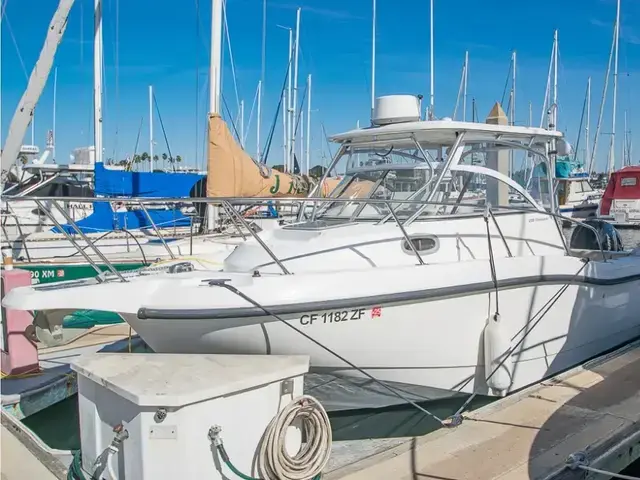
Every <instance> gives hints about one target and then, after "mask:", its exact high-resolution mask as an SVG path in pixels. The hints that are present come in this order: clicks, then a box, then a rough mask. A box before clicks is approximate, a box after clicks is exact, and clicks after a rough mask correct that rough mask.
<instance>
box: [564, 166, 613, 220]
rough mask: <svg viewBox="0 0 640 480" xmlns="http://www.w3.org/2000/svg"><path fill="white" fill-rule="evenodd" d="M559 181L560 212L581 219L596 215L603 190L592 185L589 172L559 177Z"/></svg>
mask: <svg viewBox="0 0 640 480" xmlns="http://www.w3.org/2000/svg"><path fill="white" fill-rule="evenodd" d="M557 182H558V187H557V189H558V207H559V211H560V214H562V215H563V216H565V217H571V218H581V219H584V218H591V217H595V216H596V214H597V210H598V205H599V204H600V200H601V199H602V192H601V191H598V190H595V189H594V188H593V187H592V186H591V183H590V182H589V177H588V175H587V174H585V175H581V176H570V177H568V178H558V179H557Z"/></svg>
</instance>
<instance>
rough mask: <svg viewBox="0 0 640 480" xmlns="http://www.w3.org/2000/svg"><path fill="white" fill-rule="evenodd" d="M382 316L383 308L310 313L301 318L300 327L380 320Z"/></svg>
mask: <svg viewBox="0 0 640 480" xmlns="http://www.w3.org/2000/svg"><path fill="white" fill-rule="evenodd" d="M381 316H382V308H381V307H374V308H371V309H367V308H352V309H350V310H334V311H329V312H324V313H310V314H305V315H302V316H301V317H300V325H303V326H309V325H317V324H321V323H343V322H351V321H354V320H364V319H371V318H378V317H381Z"/></svg>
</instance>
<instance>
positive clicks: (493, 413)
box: [2, 326, 640, 480]
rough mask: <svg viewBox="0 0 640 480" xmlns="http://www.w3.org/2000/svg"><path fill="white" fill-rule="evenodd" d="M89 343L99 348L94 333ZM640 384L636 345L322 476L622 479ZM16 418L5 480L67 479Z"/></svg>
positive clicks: (63, 461) (9, 422) (383, 445)
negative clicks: (592, 471)
mask: <svg viewBox="0 0 640 480" xmlns="http://www.w3.org/2000/svg"><path fill="white" fill-rule="evenodd" d="M120 327H122V326H120ZM110 328H111V330H113V332H112V334H119V335H123V332H119V331H118V332H116V330H117V329H116V328H115V327H110ZM84 338H85V339H86V340H84V342H85V343H92V341H91V338H92V336H91V335H86V336H85V337H84ZM93 341H95V336H94V337H93ZM122 342H123V339H119V340H118V341H116V342H115V344H113V345H112V348H114V347H113V346H114V345H120V347H121V346H122ZM93 347H94V348H95V346H93ZM80 348H81V349H86V348H91V346H86V345H85V346H84V347H80ZM62 351H64V350H62ZM77 351H78V350H77V349H76V352H77ZM111 351H113V350H111ZM3 383H4V382H3ZM639 385H640V342H634V343H632V344H630V345H627V346H625V347H623V348H621V349H619V350H617V351H614V352H611V353H608V354H606V355H604V356H602V357H599V358H597V359H594V360H592V361H590V362H587V363H586V364H584V365H583V366H580V367H576V368H574V369H572V370H570V371H567V372H565V373H563V374H561V375H558V376H556V377H554V378H551V379H548V380H546V381H544V382H542V383H540V384H538V385H535V386H532V387H530V388H527V389H525V390H523V391H521V392H518V393H515V394H513V395H510V396H508V397H506V398H503V399H500V400H497V401H495V402H493V403H491V404H489V405H487V406H485V407H482V408H480V409H478V410H476V411H473V412H470V413H467V414H465V415H464V420H463V422H462V424H461V425H459V426H458V427H454V428H449V429H440V430H438V431H435V432H433V433H430V434H428V435H425V436H423V437H418V438H390V439H370V440H354V441H343V442H334V444H333V449H332V456H331V460H330V462H329V465H328V468H327V470H326V471H325V475H324V476H323V478H326V479H329V480H337V479H345V480H359V479H368V480H369V479H378V478H379V479H383V478H384V479H391V478H393V479H409V478H433V479H455V480H464V479H475V480H490V479H498V478H499V479H536V480H538V479H540V480H542V479H545V480H552V479H571V478H607V477H606V476H602V475H600V474H598V475H596V476H595V477H591V476H589V475H588V472H585V471H584V470H585V469H584V468H583V467H587V468H596V469H600V470H604V471H607V472H619V471H621V470H623V469H624V468H626V467H627V466H628V465H630V464H631V463H633V462H634V461H636V460H637V459H638V458H640V423H639V419H640V388H639ZM4 399H5V397H4V395H3V402H4ZM9 415H11V411H10V410H9V411H4V412H3V422H2V423H3V431H2V436H3V451H2V461H3V462H2V463H3V480H4V479H5V478H6V479H7V480H11V478H14V477H11V476H10V473H7V474H6V476H5V475H4V472H5V471H6V472H12V471H22V472H26V471H27V470H20V469H21V468H25V469H29V471H34V472H36V471H39V470H40V471H41V470H42V468H47V469H48V471H50V472H51V473H52V476H51V478H65V477H64V475H66V470H65V469H66V467H67V465H68V463H69V461H70V456H69V452H58V451H52V450H50V449H47V448H46V447H44V446H43V444H42V443H41V442H38V441H37V439H35V440H34V439H33V435H32V434H30V432H29V431H28V430H27V429H26V427H20V425H21V424H20V422H17V421H16V420H15V419H13V418H12V419H9V418H7V417H8V416H9ZM8 436H12V437H13V438H10V441H8V442H7V441H5V440H4V439H5V437H8ZM20 443H22V446H21V445H20ZM25 445H26V446H25ZM16 449H18V450H20V454H19V455H18V454H14V453H13V452H14V450H16ZM16 463H19V465H15V464H16ZM16 469H17V470H16ZM16 478H17V477H16ZM23 478H26V477H23ZM34 478H35V477H34ZM38 478H47V477H38Z"/></svg>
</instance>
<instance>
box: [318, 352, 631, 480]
mask: <svg viewBox="0 0 640 480" xmlns="http://www.w3.org/2000/svg"><path fill="white" fill-rule="evenodd" d="M348 447H349V446H348V445H343V446H342V450H349V448H348ZM353 447H354V448H359V452H358V456H359V457H360V458H359V459H358V460H356V461H354V462H351V463H345V462H344V461H343V462H337V463H338V464H337V465H336V464H335V463H334V465H336V466H335V468H334V469H333V470H332V471H331V472H329V474H328V475H326V476H324V477H323V478H325V479H330V480H337V479H343V480H375V479H397V480H400V479H407V480H408V479H421V480H422V479H424V480H426V479H438V480H444V479H446V480H467V479H468V480H490V479H500V480H507V479H508V480H521V479H535V480H543V479H544V480H555V479H558V480H559V479H578V478H580V479H584V478H594V479H595V478H598V479H603V478H607V477H606V476H602V475H600V474H593V473H592V472H588V471H586V470H585V469H584V468H582V467H580V466H578V463H580V462H577V460H584V462H583V463H581V464H582V465H587V466H588V467H592V468H598V469H602V470H606V471H609V472H620V471H621V470H623V469H624V468H625V467H627V466H628V465H629V464H630V463H632V462H634V461H635V460H636V459H638V458H639V457H640V342H636V343H634V344H631V345H628V346H626V347H624V348H622V349H621V350H618V351H616V352H613V353H611V354H608V355H605V356H603V357H600V358H598V359H596V360H593V361H590V362H588V363H586V364H585V365H583V366H581V367H578V368H575V369H572V370H571V371H568V372H565V373H563V374H562V375H559V376H557V377H555V378H553V379H550V380H548V381H545V382H542V383H540V384H538V385H536V386H533V387H530V388H527V389H525V390H523V391H521V392H519V393H516V394H513V395H511V396H509V397H506V398H504V399H501V400H498V401H496V402H494V403H491V404H489V405H487V406H486V407H483V408H481V409H479V410H476V411H474V412H471V413H469V414H467V415H465V418H464V421H463V423H462V425H460V426H458V427H455V428H451V429H441V430H438V431H436V432H433V433H431V434H429V435H426V436H424V437H421V438H412V439H404V440H400V444H399V445H395V446H394V447H392V448H389V449H386V450H384V451H380V448H379V447H377V448H376V446H375V444H374V446H373V451H372V452H370V454H369V455H366V453H365V449H364V448H363V445H360V446H358V445H357V442H353ZM576 454H577V455H576ZM570 457H571V458H572V459H573V460H574V461H573V462H567V459H569V458H570ZM591 475H594V476H591Z"/></svg>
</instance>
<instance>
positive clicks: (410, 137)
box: [299, 125, 559, 225]
mask: <svg viewBox="0 0 640 480" xmlns="http://www.w3.org/2000/svg"><path fill="white" fill-rule="evenodd" d="M483 127H484V128H486V125H484V126H483ZM501 128H502V129H504V128H505V127H501ZM513 129H514V131H516V132H517V133H518V134H519V135H518V137H515V138H508V137H509V136H508V135H506V137H507V138H505V136H504V135H502V134H500V133H495V132H494V133H493V134H491V133H490V132H483V133H485V134H484V135H478V134H477V132H473V135H471V136H470V137H471V138H468V139H466V138H465V134H466V133H467V132H466V131H465V130H464V129H456V130H455V141H454V142H453V143H451V142H447V143H443V142H433V141H429V139H428V138H425V135H424V132H423V134H422V136H421V137H420V138H421V140H420V141H418V139H417V137H416V135H415V134H414V133H412V132H410V131H408V132H407V134H406V135H403V136H399V135H398V134H397V132H396V133H395V134H394V135H393V138H389V139H388V140H385V139H384V136H383V135H379V136H376V137H375V140H371V139H370V138H371V137H369V138H368V139H366V140H365V141H357V140H356V139H349V140H347V141H344V142H342V145H341V147H340V149H339V151H338V152H337V153H336V155H335V156H334V158H333V160H332V162H331V164H330V166H329V168H328V169H327V170H326V172H325V174H324V177H323V180H324V179H325V178H327V177H328V176H329V174H330V172H331V171H332V170H335V168H336V165H337V164H338V163H339V162H340V161H341V160H343V159H344V157H345V156H348V159H347V168H346V169H345V176H344V178H343V180H342V181H341V182H340V183H339V184H338V185H337V186H336V187H335V188H334V190H333V191H332V192H331V193H330V194H329V196H328V198H327V200H326V201H324V202H321V203H319V202H314V203H313V210H312V214H311V217H310V219H309V220H310V221H312V222H314V221H316V220H317V219H318V218H322V219H323V220H331V221H332V223H334V222H335V221H337V220H342V221H347V222H355V221H367V220H368V221H371V220H372V219H365V218H360V214H361V213H362V211H363V209H364V208H365V206H366V200H371V199H373V198H374V195H376V192H378V190H379V187H380V185H381V184H382V181H384V179H385V177H386V176H387V175H389V173H390V172H392V171H402V170H408V169H410V170H430V175H429V177H428V178H427V179H426V180H425V183H424V184H423V185H422V186H421V187H420V188H419V189H418V190H417V191H415V192H413V193H412V194H411V195H410V196H409V198H408V199H407V200H413V198H412V197H414V196H418V195H426V198H424V199H422V200H420V199H418V200H415V203H417V204H420V203H422V206H421V207H419V208H418V209H417V211H415V212H414V213H413V215H411V216H409V217H408V218H405V219H404V222H403V223H404V224H406V225H408V224H410V223H412V222H413V221H414V220H416V219H417V218H419V217H421V216H422V215H423V214H424V213H425V210H427V209H428V207H429V202H431V201H432V200H434V197H435V196H436V195H437V193H438V192H439V191H440V189H441V187H442V185H443V183H445V182H449V183H451V184H453V181H454V178H455V176H456V174H460V173H462V174H463V179H464V178H465V176H464V175H465V174H466V175H467V178H470V177H473V174H482V175H485V176H486V177H487V178H488V177H491V178H493V179H495V180H496V181H498V182H501V183H506V184H507V185H508V187H509V188H510V189H512V190H514V191H515V192H517V194H519V195H520V196H521V197H522V198H523V199H524V200H525V203H526V204H528V205H527V206H528V207H530V209H531V210H534V211H535V210H538V211H541V210H544V207H543V206H542V205H541V204H540V203H539V202H537V201H536V200H535V199H533V198H532V197H531V195H530V194H529V192H527V189H526V187H523V186H521V185H520V184H518V183H517V182H515V181H514V180H513V179H511V178H510V177H509V176H507V175H505V174H502V173H500V172H499V171H497V170H494V169H491V168H488V167H479V166H475V165H469V164H464V163H462V161H463V160H464V159H465V158H466V157H467V156H469V155H472V154H474V153H489V152H497V151H504V150H506V151H517V150H521V151H525V152H527V153H528V155H529V156H530V157H531V158H533V159H534V164H537V163H544V164H545V166H546V169H547V176H546V178H545V177H541V178H543V179H544V181H545V182H548V184H553V183H554V180H555V179H554V176H553V174H552V173H551V172H552V171H553V168H552V167H551V165H553V155H551V152H553V151H554V150H553V148H554V145H552V143H555V139H556V138H558V136H559V134H557V132H550V131H549V132H547V131H544V130H541V129H529V130H531V133H530V134H529V135H527V134H526V133H527V132H526V130H527V129H523V128H522V127H515V128H513ZM541 132H542V133H547V135H545V136H546V137H547V138H546V139H545V140H546V141H545V142H540V141H538V142H536V139H538V140H539V138H537V137H540V136H541ZM468 147H470V148H468ZM409 150H412V151H413V153H409ZM433 150H436V151H438V152H439V155H437V156H436V158H438V159H439V160H440V161H438V160H436V158H434V157H433V155H431V154H430V153H429V152H430V151H433ZM444 151H448V153H447V155H446V158H443V157H444V155H442V152H444ZM385 152H386V153H385ZM363 153H373V154H376V155H378V156H380V157H381V158H382V159H384V158H387V157H388V156H389V155H392V154H393V155H397V156H400V157H404V158H406V159H410V160H413V161H414V163H412V164H409V163H407V164H394V163H391V162H387V163H378V164H373V165H366V166H365V165H358V166H356V167H354V166H353V162H354V158H356V156H357V155H358V154H360V155H362V154H363ZM536 160H537V161H536ZM532 170H533V169H532ZM370 173H375V174H377V175H379V181H377V182H372V184H371V187H370V189H369V191H368V192H367V193H366V195H365V196H363V197H355V198H357V200H354V203H358V204H359V205H357V206H356V209H355V210H354V212H353V213H352V214H350V215H348V216H341V215H340V214H339V215H338V216H337V217H336V216H335V215H330V214H329V213H330V212H329V211H330V209H331V208H332V206H333V204H338V205H340V207H341V212H342V211H344V209H345V208H346V207H345V206H346V205H347V203H343V202H332V201H331V198H334V199H335V198H339V197H343V196H344V195H345V193H347V190H348V189H349V188H350V186H351V185H353V183H354V182H355V181H356V180H358V178H359V177H362V176H366V174H370ZM380 180H381V181H380ZM434 182H435V183H434ZM320 183H321V182H320ZM445 188H446V187H445ZM427 189H429V191H428V192H426V191H425V190H427ZM466 191H467V181H465V185H464V186H463V187H462V189H461V190H460V191H459V192H457V193H459V195H458V198H457V199H455V202H453V203H449V204H447V205H445V206H444V209H443V208H439V209H437V210H436V211H428V212H426V213H427V215H429V214H435V215H442V214H446V215H449V214H458V215H462V213H458V209H459V207H460V206H462V205H463V203H464V202H463V200H464V198H463V197H464V194H465V192H466ZM310 196H313V194H312V195H310ZM351 198H354V197H351ZM393 203H394V200H393V199H389V204H390V205H392V204H393ZM556 203H557V202H554V199H553V196H552V195H551V196H550V198H549V204H550V205H549V206H550V208H551V211H556V210H557V205H556ZM406 204H407V202H404V204H400V205H399V206H398V208H394V207H391V210H392V211H389V212H387V213H386V214H385V215H381V218H378V219H376V221H377V222H378V223H384V222H386V221H388V220H389V219H391V218H392V216H396V215H398V213H399V210H400V209H401V208H402V207H403V206H404V207H406V206H407V205H406ZM449 206H451V207H452V208H451V211H450V212H449V213H447V207H449ZM467 206H468V205H467ZM302 211H304V209H302V210H301V212H302ZM299 220H300V221H303V219H302V216H301V217H300V218H299Z"/></svg>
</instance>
